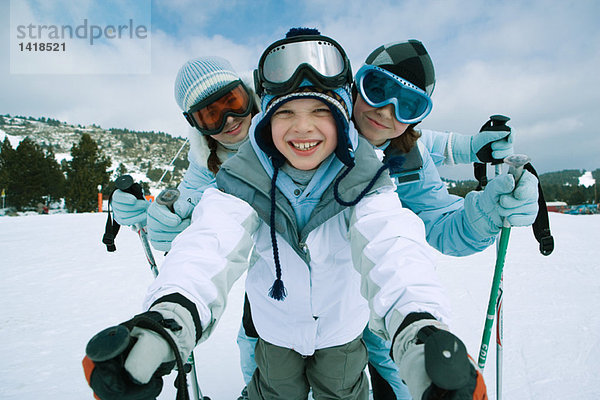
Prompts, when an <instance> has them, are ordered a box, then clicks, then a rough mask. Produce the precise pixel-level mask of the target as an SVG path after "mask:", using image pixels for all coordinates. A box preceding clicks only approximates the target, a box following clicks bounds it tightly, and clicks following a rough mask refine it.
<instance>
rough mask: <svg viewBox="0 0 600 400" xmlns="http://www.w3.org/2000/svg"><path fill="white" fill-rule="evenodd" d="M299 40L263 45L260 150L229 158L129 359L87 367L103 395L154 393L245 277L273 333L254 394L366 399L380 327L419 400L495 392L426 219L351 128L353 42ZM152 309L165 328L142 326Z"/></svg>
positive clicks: (254, 305)
mask: <svg viewBox="0 0 600 400" xmlns="http://www.w3.org/2000/svg"><path fill="white" fill-rule="evenodd" d="M297 33H298V32H296V35H294V34H291V35H290V34H288V37H287V38H286V39H284V40H282V41H278V42H276V43H274V44H273V45H271V46H270V47H269V48H268V49H267V50H266V51H265V53H264V54H263V57H262V58H261V61H260V63H259V70H258V72H257V81H258V82H259V87H257V90H260V91H261V92H262V105H263V110H264V114H259V116H257V117H256V119H255V120H254V121H253V125H252V127H251V130H250V143H246V144H245V145H243V146H242V147H241V148H240V150H239V152H238V154H237V155H236V157H233V158H231V159H230V160H228V161H227V162H225V163H224V164H223V166H222V168H221V170H220V171H219V173H218V175H217V184H218V186H219V189H220V190H217V189H212V188H211V189H207V190H206V191H205V192H204V195H203V197H202V199H201V201H200V202H199V204H198V206H197V207H196V209H195V210H194V214H193V218H192V219H193V222H192V224H191V225H190V227H189V228H188V229H186V230H185V231H184V232H183V233H182V234H180V235H179V236H178V237H177V238H176V239H175V241H174V242H173V246H172V248H171V251H170V252H169V255H168V256H167V257H166V259H165V262H164V264H163V267H162V269H161V273H160V275H159V276H158V278H157V279H156V281H155V282H154V283H153V284H152V285H151V287H150V290H149V293H148V296H147V299H146V305H147V307H148V308H149V313H145V314H148V316H146V315H144V314H142V315H141V316H138V317H136V318H134V319H133V320H131V321H128V322H127V323H125V324H124V326H126V328H127V329H128V331H129V332H130V335H131V336H133V337H135V338H136V339H137V340H136V342H135V344H134V345H133V347H132V348H131V349H126V352H124V353H121V354H119V357H116V358H115V359H117V360H116V361H115V360H113V359H111V360H91V361H90V360H89V359H88V360H87V361H86V363H84V364H86V365H87V367H86V371H87V373H86V376H87V377H88V381H89V382H90V385H91V386H92V388H93V389H94V391H95V393H96V395H97V396H99V397H100V398H102V399H109V398H115V397H117V396H116V395H117V394H118V395H119V396H121V397H119V398H135V397H133V395H134V394H135V395H139V394H140V392H143V391H145V390H146V391H147V392H144V393H148V395H149V396H148V397H150V396H151V395H154V396H155V395H156V394H155V393H156V390H157V388H158V391H160V387H159V386H160V385H158V384H157V383H156V382H157V380H160V374H161V373H164V371H163V370H162V369H161V368H159V367H160V366H161V365H163V363H167V362H170V361H171V360H172V359H173V358H174V357H177V356H178V355H180V356H181V357H182V358H183V359H185V358H186V357H187V355H188V354H189V352H191V350H192V349H193V347H194V346H195V345H196V344H198V343H200V342H202V341H204V340H206V339H207V338H208V337H209V336H210V334H211V332H212V331H213V329H214V327H215V325H216V323H217V322H218V320H219V318H220V316H221V315H222V312H223V310H224V307H225V305H226V299H227V294H228V292H229V290H230V288H231V286H232V284H233V282H234V281H235V280H236V279H238V278H239V277H240V276H241V275H242V274H243V272H244V271H246V270H248V278H247V281H246V291H247V293H248V298H249V301H250V306H251V311H252V317H253V322H254V325H255V327H256V330H257V332H258V334H259V337H260V339H259V342H258V344H257V348H256V360H257V365H258V370H257V371H256V372H255V374H254V376H253V379H252V382H251V383H250V385H249V387H248V389H249V397H250V399H306V397H307V394H308V391H309V390H310V388H312V390H313V396H314V397H315V399H325V398H328V399H331V398H339V399H367V398H368V383H367V380H366V377H365V374H364V367H365V365H366V361H367V355H366V350H365V347H364V343H363V342H362V339H361V333H362V330H363V328H364V326H365V325H366V324H367V323H369V327H370V329H371V330H372V331H374V332H375V333H377V334H378V335H381V336H382V337H384V338H386V339H390V340H393V346H392V352H393V355H394V359H395V362H396V363H397V364H398V365H399V367H400V371H401V376H402V377H403V379H404V380H405V381H406V382H407V384H408V386H409V388H410V390H411V392H412V394H413V397H414V398H450V397H444V396H454V395H457V394H458V393H461V394H465V395H469V396H473V398H477V399H483V398H485V388H484V385H483V381H482V379H481V375H480V374H478V373H477V371H476V370H475V369H474V368H473V366H471V365H470V363H469V361H468V359H467V355H466V352H465V350H464V345H463V344H462V342H461V341H460V340H459V339H458V338H456V337H455V336H454V335H452V334H450V333H449V332H447V331H446V329H447V328H446V325H445V322H446V321H447V318H448V316H447V300H446V298H445V295H444V294H443V289H442V287H441V285H440V284H439V282H438V280H437V278H436V275H435V271H434V267H433V262H432V259H433V257H432V254H431V250H430V248H429V247H428V245H427V244H426V242H425V231H424V227H423V224H422V222H421V221H420V220H419V219H418V218H417V217H416V216H415V215H414V214H413V213H412V212H410V211H408V210H406V209H403V208H402V207H401V204H400V201H399V200H398V197H397V195H396V193H395V192H394V185H393V184H392V182H391V180H390V179H389V175H388V174H387V173H386V172H384V169H385V167H382V165H381V163H380V162H379V161H378V159H377V157H376V155H375V153H374V151H373V149H372V147H371V146H370V145H368V143H367V142H366V141H364V140H363V139H359V138H358V135H357V133H356V130H354V128H353V126H352V124H351V123H350V122H349V119H350V115H351V112H352V109H351V102H350V93H349V84H350V83H351V81H352V75H351V72H350V71H349V62H348V60H347V57H346V56H345V53H344V52H343V49H341V47H339V45H338V44H337V43H336V42H335V41H333V40H331V39H329V38H326V37H324V36H321V35H319V34H318V32H306V31H303V32H299V33H300V34H299V35H297ZM315 57H316V58H317V59H316V58H315ZM320 61H325V62H323V63H321V62H320ZM359 292H360V293H361V294H362V296H363V297H360V296H358V293H359ZM152 318H154V319H155V320H156V321H157V322H158V324H157V325H156V326H155V325H152V324H151V323H146V322H144V321H145V320H146V319H152ZM140 321H142V323H140ZM161 327H162V328H161ZM165 333H166V336H165ZM169 338H170V339H171V340H170V339H169ZM165 339H166V340H165ZM127 352H128V353H127ZM440 357H445V358H446V359H445V360H444V362H445V365H446V367H445V368H440V365H442V364H444V363H440V362H439V361H440ZM105 363H110V365H106V364H105ZM157 370H158V372H157ZM121 375H129V376H131V377H132V378H133V384H127V385H125V386H126V392H127V391H129V392H127V393H132V397H127V396H125V397H123V392H122V391H121V392H116V391H115V390H116V389H119V388H115V387H111V386H110V385H106V384H105V383H106V382H107V381H109V380H110V379H106V378H107V377H109V378H114V379H117V378H118V377H120V376H121ZM474 394H475V395H474ZM434 396H435V397H434Z"/></svg>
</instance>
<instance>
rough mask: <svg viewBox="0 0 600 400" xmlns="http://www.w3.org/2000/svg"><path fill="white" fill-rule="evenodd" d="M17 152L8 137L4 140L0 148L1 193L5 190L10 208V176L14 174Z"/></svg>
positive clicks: (6, 203)
mask: <svg viewBox="0 0 600 400" xmlns="http://www.w3.org/2000/svg"><path fill="white" fill-rule="evenodd" d="M15 156H16V151H15V149H13V147H12V145H11V144H10V141H9V140H8V137H5V138H4V142H2V146H1V147H0V191H2V190H4V191H5V194H6V196H7V197H6V198H5V205H6V206H9V205H10V204H11V203H10V201H11V198H10V188H9V186H10V176H11V174H12V170H11V169H12V167H13V165H14V161H13V160H14V158H15Z"/></svg>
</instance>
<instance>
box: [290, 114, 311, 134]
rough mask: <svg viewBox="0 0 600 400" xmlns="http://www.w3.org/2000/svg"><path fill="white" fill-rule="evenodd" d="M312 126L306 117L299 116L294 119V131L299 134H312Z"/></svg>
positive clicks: (309, 119)
mask: <svg viewBox="0 0 600 400" xmlns="http://www.w3.org/2000/svg"><path fill="white" fill-rule="evenodd" d="M313 128H314V124H313V121H312V118H310V117H309V116H307V115H303V114H300V115H298V116H296V118H294V129H295V130H296V131H297V132H299V133H308V132H312V130H313Z"/></svg>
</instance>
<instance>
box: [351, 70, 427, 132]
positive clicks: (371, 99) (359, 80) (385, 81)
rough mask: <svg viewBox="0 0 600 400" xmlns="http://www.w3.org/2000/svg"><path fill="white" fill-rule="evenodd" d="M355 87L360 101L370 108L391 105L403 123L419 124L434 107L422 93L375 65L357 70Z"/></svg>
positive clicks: (425, 94) (417, 88)
mask: <svg viewBox="0 0 600 400" xmlns="http://www.w3.org/2000/svg"><path fill="white" fill-rule="evenodd" d="M355 84H356V87H357V90H358V92H359V93H360V95H361V96H362V98H363V100H364V101H365V102H366V103H367V104H368V105H370V106H371V107H375V108H380V107H385V106H386V105H388V104H393V105H394V110H395V114H396V119H397V120H398V121H399V122H401V123H403V124H413V123H416V122H419V121H421V120H422V119H423V118H425V117H426V116H427V115H428V114H429V113H430V112H431V108H432V107H433V104H432V102H431V98H430V97H429V96H428V95H427V93H425V91H424V90H422V89H420V88H419V87H418V86H415V85H413V84H412V83H410V82H408V81H405V80H404V79H402V78H400V77H399V76H397V75H395V74H393V73H391V72H389V71H387V70H385V69H383V68H379V67H376V66H374V65H364V66H363V67H362V68H361V69H359V70H358V72H357V73H356V79H355Z"/></svg>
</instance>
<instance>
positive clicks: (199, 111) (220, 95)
mask: <svg viewBox="0 0 600 400" xmlns="http://www.w3.org/2000/svg"><path fill="white" fill-rule="evenodd" d="M251 109H252V98H251V97H250V94H249V93H248V89H246V86H245V85H244V84H243V83H242V81H241V80H238V81H233V82H231V83H230V84H228V85H227V86H225V87H224V88H222V89H220V90H219V91H217V92H216V93H213V94H212V95H210V96H208V97H207V98H205V99H204V100H202V101H201V102H199V103H197V104H194V105H193V106H192V107H190V109H189V110H188V111H187V112H184V113H183V115H184V116H185V118H186V119H187V121H188V122H189V123H190V125H192V126H193V127H195V128H196V129H198V130H199V131H200V132H201V133H202V134H203V135H216V134H218V133H220V132H221V131H222V130H223V128H224V127H225V123H226V122H227V117H228V116H230V115H231V116H234V117H245V116H246V115H248V114H250V110H251Z"/></svg>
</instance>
